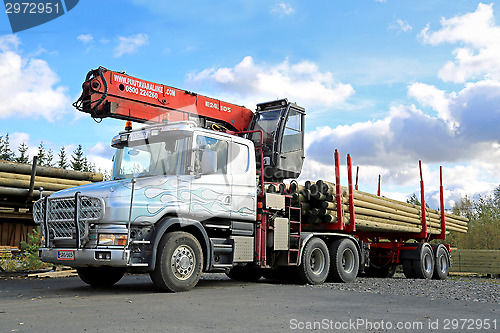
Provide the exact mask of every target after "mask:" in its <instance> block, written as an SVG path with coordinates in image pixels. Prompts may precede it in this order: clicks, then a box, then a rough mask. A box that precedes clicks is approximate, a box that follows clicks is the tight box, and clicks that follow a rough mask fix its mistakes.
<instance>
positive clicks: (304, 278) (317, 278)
mask: <svg viewBox="0 0 500 333" xmlns="http://www.w3.org/2000/svg"><path fill="white" fill-rule="evenodd" d="M329 270H330V255H329V253H328V248H327V246H326V244H325V242H324V241H323V240H322V239H320V238H317V237H313V238H311V239H310V240H309V242H307V244H306V246H305V248H304V251H303V252H302V262H301V264H300V266H299V267H297V278H298V280H299V282H300V283H309V284H321V283H323V282H325V280H326V278H327V277H328V271H329Z"/></svg>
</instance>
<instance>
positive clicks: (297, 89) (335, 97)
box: [188, 56, 354, 107]
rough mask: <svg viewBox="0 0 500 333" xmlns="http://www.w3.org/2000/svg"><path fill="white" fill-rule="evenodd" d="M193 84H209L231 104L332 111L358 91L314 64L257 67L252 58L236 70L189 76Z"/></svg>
mask: <svg viewBox="0 0 500 333" xmlns="http://www.w3.org/2000/svg"><path fill="white" fill-rule="evenodd" d="M188 80H189V81H191V83H199V84H202V83H209V84H210V85H212V86H216V87H217V88H219V89H220V90H221V91H223V92H224V94H226V95H229V96H230V97H231V100H243V101H246V102H247V103H248V104H245V105H247V106H248V105H252V106H253V105H255V102H262V101H266V100H273V99H277V98H284V97H287V98H289V99H290V100H292V101H295V100H297V101H300V103H301V105H303V106H305V107H314V106H328V107H332V106H335V105H339V104H341V103H343V102H345V101H346V99H347V98H349V97H350V96H351V95H352V94H353V93H354V89H353V88H352V86H351V85H350V84H344V83H341V82H337V81H336V80H335V79H334V77H333V74H332V73H330V72H321V71H320V70H319V68H318V66H317V65H316V64H314V63H312V62H310V61H301V62H298V63H296V64H291V63H290V62H289V60H288V59H285V60H284V61H283V62H281V63H279V64H276V65H267V64H257V63H255V62H254V60H253V58H252V57H250V56H247V57H245V58H244V59H243V60H242V61H241V62H240V63H239V64H237V65H236V66H234V67H221V68H209V69H205V70H203V71H201V72H198V73H192V74H190V75H189V77H188Z"/></svg>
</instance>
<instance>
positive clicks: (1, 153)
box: [0, 133, 14, 161]
mask: <svg viewBox="0 0 500 333" xmlns="http://www.w3.org/2000/svg"><path fill="white" fill-rule="evenodd" d="M0 160H5V161H13V160H14V153H13V152H12V150H11V149H10V142H9V134H8V133H7V134H6V135H5V138H3V137H1V136H0Z"/></svg>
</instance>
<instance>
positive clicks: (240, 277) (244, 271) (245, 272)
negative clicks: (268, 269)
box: [226, 266, 262, 282]
mask: <svg viewBox="0 0 500 333" xmlns="http://www.w3.org/2000/svg"><path fill="white" fill-rule="evenodd" d="M226 275H227V276H228V277H230V278H231V279H233V280H236V281H243V282H257V281H259V280H260V278H261V277H262V272H261V271H260V270H259V269H257V268H254V267H247V266H236V267H233V268H231V269H230V270H229V272H227V273H226Z"/></svg>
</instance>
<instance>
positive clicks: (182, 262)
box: [171, 245, 196, 280]
mask: <svg viewBox="0 0 500 333" xmlns="http://www.w3.org/2000/svg"><path fill="white" fill-rule="evenodd" d="M195 261H196V260H195V256H194V251H193V249H192V248H191V247H189V246H187V245H181V246H178V247H177V248H176V249H175V251H174V253H173V254H172V260H171V266H172V272H173V273H174V275H175V277H176V278H178V279H179V280H187V279H189V278H190V277H191V275H193V272H194V266H195Z"/></svg>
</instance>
